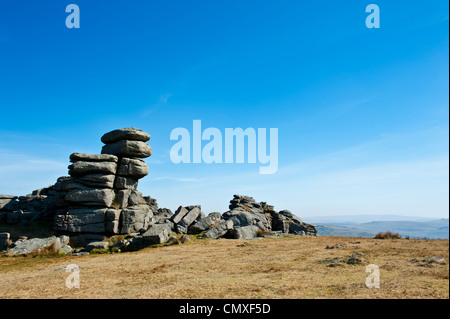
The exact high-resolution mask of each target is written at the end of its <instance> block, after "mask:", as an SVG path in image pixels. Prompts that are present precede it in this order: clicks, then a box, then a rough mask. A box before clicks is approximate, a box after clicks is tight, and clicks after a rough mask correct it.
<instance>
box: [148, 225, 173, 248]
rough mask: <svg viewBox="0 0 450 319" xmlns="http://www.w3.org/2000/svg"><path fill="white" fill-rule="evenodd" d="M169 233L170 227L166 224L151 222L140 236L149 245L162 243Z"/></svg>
mask: <svg viewBox="0 0 450 319" xmlns="http://www.w3.org/2000/svg"><path fill="white" fill-rule="evenodd" d="M170 233H171V229H170V226H169V225H168V224H153V225H152V226H150V228H149V229H148V230H147V231H146V232H145V233H143V234H142V238H143V239H144V240H145V241H146V243H147V244H150V245H154V244H162V243H164V242H166V241H167V239H169V235H170Z"/></svg>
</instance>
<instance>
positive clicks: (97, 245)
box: [86, 241, 109, 252]
mask: <svg viewBox="0 0 450 319" xmlns="http://www.w3.org/2000/svg"><path fill="white" fill-rule="evenodd" d="M108 246H109V243H108V242H107V241H94V242H91V243H89V244H87V245H86V251H88V252H90V251H92V250H94V249H99V250H106V249H108Z"/></svg>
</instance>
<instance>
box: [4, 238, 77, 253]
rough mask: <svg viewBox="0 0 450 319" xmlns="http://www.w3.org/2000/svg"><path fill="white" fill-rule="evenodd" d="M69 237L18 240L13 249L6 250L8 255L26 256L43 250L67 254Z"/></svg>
mask: <svg viewBox="0 0 450 319" xmlns="http://www.w3.org/2000/svg"><path fill="white" fill-rule="evenodd" d="M68 244H69V237H67V236H59V237H56V236H52V237H48V238H32V239H27V240H18V241H16V242H15V243H14V247H13V248H11V249H10V250H8V254H9V255H27V254H31V253H38V252H40V251H42V250H43V249H50V250H52V251H54V252H62V251H64V252H67V246H68Z"/></svg>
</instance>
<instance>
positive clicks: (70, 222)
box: [53, 208, 108, 233]
mask: <svg viewBox="0 0 450 319" xmlns="http://www.w3.org/2000/svg"><path fill="white" fill-rule="evenodd" d="M107 211H108V208H103V209H92V208H71V209H69V211H68V213H67V214H64V215H57V216H56V217H55V222H54V226H53V227H54V229H55V230H56V231H60V232H68V233H106V225H105V222H106V212H107Z"/></svg>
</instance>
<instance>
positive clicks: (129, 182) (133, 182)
mask: <svg viewBox="0 0 450 319" xmlns="http://www.w3.org/2000/svg"><path fill="white" fill-rule="evenodd" d="M137 186H138V179H137V178H132V177H123V176H117V177H116V180H115V183H114V188H115V189H136V188H137Z"/></svg>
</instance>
